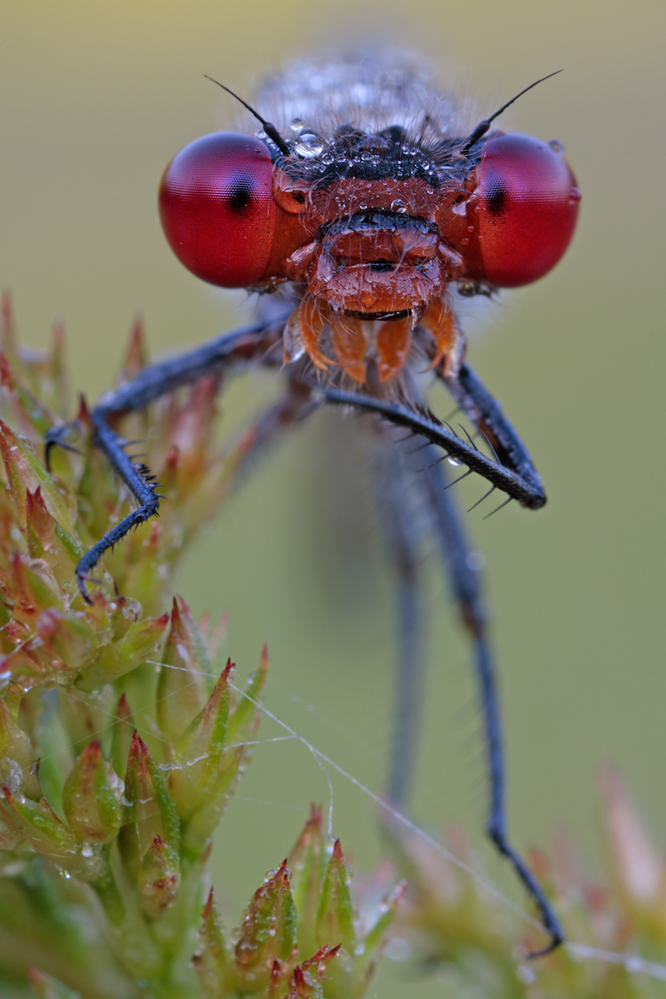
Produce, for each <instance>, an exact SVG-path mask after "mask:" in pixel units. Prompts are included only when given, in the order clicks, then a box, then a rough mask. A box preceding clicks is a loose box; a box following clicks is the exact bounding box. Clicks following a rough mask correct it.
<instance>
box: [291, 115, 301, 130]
mask: <svg viewBox="0 0 666 999" xmlns="http://www.w3.org/2000/svg"><path fill="white" fill-rule="evenodd" d="M289 127H290V129H291V130H292V132H300V130H301V129H302V128H303V119H302V118H292V119H291V123H290V125H289Z"/></svg>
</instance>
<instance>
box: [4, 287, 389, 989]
mask: <svg viewBox="0 0 666 999" xmlns="http://www.w3.org/2000/svg"><path fill="white" fill-rule="evenodd" d="M2 335H3V343H2V346H3V354H2V359H1V360H0V379H1V381H2V389H3V407H4V415H5V418H6V419H7V421H8V422H6V423H5V422H1V423H0V454H1V456H2V461H3V465H4V470H5V481H6V488H5V489H2V490H0V592H1V593H2V600H1V602H0V653H1V654H2V667H1V671H0V672H1V676H0V682H1V684H2V687H1V691H0V694H1V696H0V784H1V785H2V795H1V797H0V848H1V852H0V880H1V886H0V982H1V983H2V987H3V988H4V989H5V990H6V989H9V988H12V989H14V990H15V991H16V993H17V994H22V990H23V987H24V985H25V983H26V976H27V975H28V974H29V975H30V979H31V983H32V987H33V989H34V990H36V992H37V993H38V994H39V995H41V996H43V997H52V996H72V995H76V994H80V995H81V996H84V997H95V999H97V997H99V999H111V997H122V999H124V997H127V999H131V997H135V996H137V997H138V996H146V997H148V996H150V997H155V999H167V997H169V999H175V997H185V996H187V997H188V999H189V997H192V996H196V995H197V994H201V995H203V996H205V997H206V999H226V997H234V996H251V995H257V996H266V997H275V999H278V997H283V996H285V997H286V996H288V997H293V999H295V997H304V999H305V997H316V996H323V995H324V994H325V995H326V996H327V997H331V999H333V997H346V996H349V997H353V996H360V995H361V994H362V993H363V991H364V989H365V986H366V985H367V982H368V980H369V977H370V974H371V972H372V968H373V964H374V960H375V956H376V953H377V951H378V948H379V946H380V945H381V943H382V940H383V938H384V936H385V931H386V928H387V925H388V922H389V921H390V918H391V914H392V911H393V909H394V908H395V904H396V901H397V898H398V895H397V894H396V893H395V892H393V893H392V895H391V897H390V898H389V899H388V901H387V904H386V905H385V906H384V908H383V910H382V911H381V912H380V913H379V914H378V917H377V919H376V920H374V921H371V923H370V926H369V927H368V928H366V929H364V930H363V931H360V930H359V929H358V925H357V923H356V922H355V919H354V909H353V904H352V899H351V895H350V889H349V881H350V876H351V875H350V871H349V868H348V867H347V865H346V863H345V859H344V856H343V854H342V850H341V848H340V844H339V842H336V843H331V842H330V841H329V840H328V838H327V836H326V835H325V834H324V832H323V830H322V825H321V815H320V813H319V812H318V811H317V810H316V809H315V810H313V812H312V814H311V817H310V819H309V821H308V823H307V824H306V827H305V829H304V831H303V833H302V834H301V837H300V838H299V840H298V842H297V844H296V846H295V847H294V849H293V851H292V853H291V855H290V856H289V858H288V860H286V861H285V862H284V863H282V864H281V865H280V866H279V867H277V869H276V870H274V871H272V872H269V874H268V876H267V877H266V878H265V879H264V881H263V882H262V884H261V885H260V887H259V888H258V890H257V891H256V893H255V895H254V897H253V898H252V900H251V901H250V903H249V905H248V908H247V910H246V912H245V915H244V917H243V921H242V924H241V925H240V927H238V928H237V929H236V930H232V931H231V932H230V933H226V932H225V930H223V928H222V925H221V923H220V920H219V917H218V914H217V912H216V907H215V901H214V896H213V891H212V889H211V891H210V893H209V895H208V900H207V902H206V903H205V906H204V908H203V913H202V914H201V909H202V905H204V898H203V895H202V892H203V876H204V871H205V866H206V860H207V857H208V854H209V851H210V840H211V836H212V835H213V833H214V831H215V829H216V827H217V825H218V823H219V821H220V818H221V816H222V813H223V812H224V809H225V807H226V805H227V803H228V801H229V799H230V797H231V796H232V794H233V792H234V789H235V787H236V784H237V783H238V781H239V779H240V778H241V776H242V773H243V770H244V768H245V767H246V766H247V763H248V761H249V745H250V744H251V743H252V741H253V737H254V735H255V732H256V728H257V726H258V723H259V717H260V699H261V693H262V689H263V685H264V681H265V678H266V671H267V669H268V654H267V652H266V650H265V649H264V652H263V654H262V656H261V661H260V665H259V668H258V669H257V671H256V672H255V673H253V674H252V675H251V676H250V677H249V679H248V680H247V682H246V684H245V686H244V688H243V690H242V691H240V692H237V691H236V690H235V689H234V686H233V683H232V677H233V669H234V667H233V665H232V663H231V661H230V660H227V661H226V665H225V656H224V653H223V649H224V624H222V625H221V626H218V627H217V628H214V629H211V628H209V627H204V628H199V627H197V624H196V623H195V621H194V619H193V617H192V614H191V613H190V610H189V608H188V607H187V604H186V603H185V601H184V600H182V599H181V598H173V599H172V600H169V597H170V587H171V580H172V574H173V569H174V567H175V565H176V563H177V561H178V559H179V558H180V557H181V555H182V552H183V549H184V548H185V546H186V543H187V541H188V540H189V539H190V538H191V537H192V535H193V534H194V532H195V531H196V529H197V527H198V526H199V525H200V524H201V522H202V521H203V520H204V519H205V518H207V517H209V516H210V515H211V513H212V512H213V511H214V509H215V508H216V507H217V505H218V504H219V502H220V500H221V499H222V498H223V497H224V495H225V493H226V491H227V487H228V482H229V479H230V478H231V476H232V475H233V469H234V466H235V463H236V462H237V460H238V457H239V455H241V454H242V453H243V449H244V446H245V441H244V438H243V437H242V436H241V437H240V438H239V439H238V440H237V441H235V442H234V443H233V445H232V446H231V448H230V449H228V450H227V451H226V452H222V453H221V454H218V453H216V452H215V451H214V450H213V448H212V446H211V435H212V428H213V421H214V415H215V389H216V385H215V380H214V379H213V378H207V379H204V380H203V382H202V383H200V384H199V385H198V386H197V387H196V389H195V391H192V392H190V393H187V394H186V395H185V396H184V397H183V398H180V399H178V400H173V399H172V400H168V401H166V402H164V403H163V404H162V405H160V406H156V407H153V409H152V411H151V412H150V414H144V415H142V416H141V417H138V418H135V419H134V420H133V421H132V420H128V421H127V423H128V428H127V429H128V431H130V430H131V431H133V436H140V435H142V436H144V437H147V436H148V434H147V429H148V427H147V423H148V421H149V422H150V427H151V435H150V455H149V461H150V464H151V467H152V468H154V469H156V470H157V471H158V473H159V477H160V479H161V481H162V482H163V484H164V486H163V488H164V489H165V491H166V492H167V493H168V496H169V503H168V504H167V505H166V508H165V514H164V516H163V517H162V518H161V519H160V520H159V521H158V522H155V523H153V524H150V525H146V526H145V527H142V528H141V529H139V530H138V531H137V532H136V533H135V534H134V535H133V536H132V537H131V538H129V539H127V543H124V544H123V545H121V546H120V547H119V549H118V550H117V551H116V552H115V553H114V554H113V555H112V556H111V557H110V558H109V559H107V560H106V561H105V566H106V572H105V573H104V574H103V576H102V579H101V586H100V587H97V588H96V592H95V595H94V597H93V599H92V603H91V604H90V605H88V604H86V603H85V602H84V601H83V599H82V597H81V595H80V593H79V592H78V589H77V586H76V583H75V579H74V567H75V565H76V563H77V561H78V559H79V558H80V556H81V554H82V552H83V551H84V550H85V548H86V547H87V546H89V545H90V543H91V542H92V541H93V540H94V539H95V538H96V537H98V536H99V535H100V534H101V533H103V532H104V531H105V530H107V529H108V527H109V526H110V525H111V523H113V522H115V521H116V520H117V519H119V518H120V517H121V516H123V514H124V512H125V511H126V509H127V505H128V499H127V497H123V496H120V497H119V489H118V484H117V482H116V481H115V480H114V477H113V475H112V473H111V471H110V469H109V468H108V466H107V464H106V462H105V461H104V460H103V459H101V458H100V455H99V454H98V453H97V452H96V451H95V450H94V449H93V448H92V447H91V442H90V427H89V421H88V418H87V411H86V408H85V405H84V404H83V403H82V404H81V405H80V408H79V417H78V431H79V434H78V439H77V440H76V450H73V449H72V450H69V449H66V450H61V451H59V452H58V453H56V454H55V455H54V456H53V459H54V475H53V476H51V475H50V474H49V473H48V472H47V471H46V470H45V468H44V466H43V464H42V462H41V460H40V458H39V457H38V451H39V449H40V446H41V441H42V440H43V437H44V434H45V432H46V431H47V429H48V428H49V427H50V426H51V425H53V423H54V422H56V421H57V420H58V418H59V417H62V416H63V415H64V412H65V411H66V406H67V402H66V396H67V389H66V379H65V374H64V363H63V355H62V350H63V342H62V334H61V331H60V330H58V329H56V331H55V336H54V341H53V349H52V351H51V353H50V354H48V355H44V356H42V355H37V354H34V353H30V354H27V353H22V352H21V351H19V350H18V348H17V346H16V343H15V341H14V337H13V326H12V318H11V311H10V306H9V302H8V301H5V303H4V312H3V330H2ZM142 354H143V349H142V342H141V331H140V328H138V327H135V329H134V330H133V333H132V336H131V339H130V347H129V351H128V355H127V360H126V364H125V374H127V373H128V372H130V371H132V370H136V369H137V367H138V366H139V365H140V364H141V362H142ZM132 422H133V423H134V426H133V427H130V426H129V425H130V424H132ZM9 424H11V426H10V425H9ZM12 428H13V429H12ZM121 593H131V594H132V597H131V598H129V597H125V596H122V595H120V594H121ZM167 601H169V602H170V603H171V608H170V610H167V611H164V606H165V604H166V603H167ZM262 873H263V872H261V871H257V877H258V878H259V877H260V875H261V874H262ZM197 928H198V933H197ZM3 994H4V993H3Z"/></svg>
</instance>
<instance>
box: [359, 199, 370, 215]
mask: <svg viewBox="0 0 666 999" xmlns="http://www.w3.org/2000/svg"><path fill="white" fill-rule="evenodd" d="M358 207H359V208H360V209H361V211H362V212H364V211H365V209H366V208H367V207H368V202H367V201H361V202H360V203H359V206H358Z"/></svg>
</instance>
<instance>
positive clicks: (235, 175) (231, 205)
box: [159, 132, 275, 288]
mask: <svg viewBox="0 0 666 999" xmlns="http://www.w3.org/2000/svg"><path fill="white" fill-rule="evenodd" d="M159 208H160V218H161V220H162V227H163V228H164V232H165V234H166V238H167V240H168V241H169V245H170V247H171V249H172V250H173V252H174V253H175V254H176V256H177V257H178V259H179V260H180V261H181V263H183V264H185V266H186V267H187V268H189V270H191V271H192V272H193V273H194V274H196V275H197V277H200V278H203V280H204V281H210V283H211V284H218V285H222V287H224V288H244V287H246V286H247V285H251V284H253V283H254V282H255V281H257V280H258V279H259V278H260V277H261V275H262V274H263V272H264V270H265V268H266V264H267V263H268V256H269V254H270V250H271V242H272V239H273V227H274V224H275V203H274V201H273V166H272V163H271V158H270V154H269V152H268V149H267V148H266V146H265V145H264V143H263V142H260V141H259V140H258V139H253V138H252V137H251V136H248V135H238V134H236V133H234V132H216V133H215V134H213V135H204V136H203V137H202V138H201V139H196V140H195V141H194V142H191V143H190V144H189V146H185V148H184V149H181V151H180V152H179V153H176V155H175V156H174V158H173V159H172V160H171V163H169V165H168V167H167V168H166V170H165V171H164V176H163V177H162V182H161V184H160V192H159Z"/></svg>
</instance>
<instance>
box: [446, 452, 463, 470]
mask: <svg viewBox="0 0 666 999" xmlns="http://www.w3.org/2000/svg"><path fill="white" fill-rule="evenodd" d="M446 460H447V461H448V463H449V465H453V467H454V468H458V466H459V465H462V461H458V459H457V458H452V457H451V455H449V456H448V458H447V459H446Z"/></svg>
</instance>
